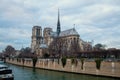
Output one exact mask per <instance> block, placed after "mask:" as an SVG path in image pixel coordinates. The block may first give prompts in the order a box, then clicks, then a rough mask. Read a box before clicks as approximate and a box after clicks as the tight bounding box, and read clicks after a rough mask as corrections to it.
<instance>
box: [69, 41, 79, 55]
mask: <svg viewBox="0 0 120 80" xmlns="http://www.w3.org/2000/svg"><path fill="white" fill-rule="evenodd" d="M80 50H81V49H80V45H79V41H78V39H74V40H72V41H71V44H70V49H69V57H77V55H78V53H79V52H80Z"/></svg>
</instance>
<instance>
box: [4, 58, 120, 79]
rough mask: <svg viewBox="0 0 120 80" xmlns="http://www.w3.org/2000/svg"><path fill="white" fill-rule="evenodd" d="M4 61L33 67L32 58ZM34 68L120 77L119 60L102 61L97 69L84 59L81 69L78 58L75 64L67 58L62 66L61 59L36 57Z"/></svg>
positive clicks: (93, 63) (94, 64)
mask: <svg viewBox="0 0 120 80" xmlns="http://www.w3.org/2000/svg"><path fill="white" fill-rule="evenodd" d="M58 61H59V62H58ZM6 62H7V63H11V64H15V65H19V66H26V67H33V62H32V59H24V64H23V61H22V59H19V60H18V59H6ZM35 68H41V69H49V70H56V71H64V72H72V73H78V74H79V73H81V74H90V75H99V76H109V77H118V78H120V62H105V61H102V63H101V68H100V70H97V69H96V63H95V62H94V61H84V65H83V69H81V61H80V60H79V59H78V63H77V65H73V64H71V59H67V63H66V65H65V67H64V68H63V66H62V63H61V60H58V59H54V60H53V59H38V60H37V63H36V66H35Z"/></svg>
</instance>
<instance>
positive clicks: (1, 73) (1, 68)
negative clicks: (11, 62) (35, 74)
mask: <svg viewBox="0 0 120 80" xmlns="http://www.w3.org/2000/svg"><path fill="white" fill-rule="evenodd" d="M0 80H14V75H13V73H12V70H11V69H9V68H8V66H6V65H0Z"/></svg>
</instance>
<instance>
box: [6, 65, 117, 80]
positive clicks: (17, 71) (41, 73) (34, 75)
mask: <svg viewBox="0 0 120 80" xmlns="http://www.w3.org/2000/svg"><path fill="white" fill-rule="evenodd" d="M6 65H8V66H9V67H10V68H11V69H12V70H13V74H14V77H15V78H14V79H15V80H118V79H115V78H106V77H97V76H90V75H80V74H72V73H63V72H55V71H48V70H41V69H35V70H34V69H32V68H27V67H20V66H16V65H11V64H6Z"/></svg>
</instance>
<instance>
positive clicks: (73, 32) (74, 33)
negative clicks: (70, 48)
mask: <svg viewBox="0 0 120 80" xmlns="http://www.w3.org/2000/svg"><path fill="white" fill-rule="evenodd" d="M70 35H79V34H78V32H77V31H76V30H75V28H72V29H69V30H65V31H62V32H61V33H60V35H59V36H60V37H63V36H70Z"/></svg>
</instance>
